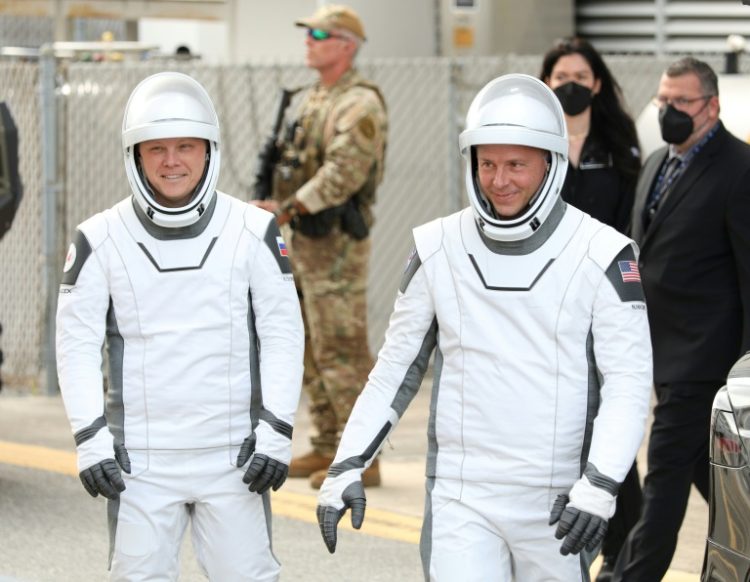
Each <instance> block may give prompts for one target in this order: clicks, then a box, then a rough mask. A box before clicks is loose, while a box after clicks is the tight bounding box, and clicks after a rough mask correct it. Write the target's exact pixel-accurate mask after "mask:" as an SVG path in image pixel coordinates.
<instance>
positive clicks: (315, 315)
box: [255, 5, 388, 488]
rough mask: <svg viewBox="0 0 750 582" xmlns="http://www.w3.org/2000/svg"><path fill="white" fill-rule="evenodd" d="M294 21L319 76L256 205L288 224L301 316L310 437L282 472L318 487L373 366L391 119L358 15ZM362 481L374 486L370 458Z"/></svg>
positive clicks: (334, 11)
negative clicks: (372, 291) (373, 77)
mask: <svg viewBox="0 0 750 582" xmlns="http://www.w3.org/2000/svg"><path fill="white" fill-rule="evenodd" d="M295 24H296V25H297V26H300V27H303V28H306V29H307V38H306V47H307V51H306V55H305V63H306V65H307V66H308V67H310V68H311V69H315V70H316V71H317V72H318V75H319V78H318V82H317V83H315V84H314V85H313V86H312V87H311V88H310V89H309V90H308V91H307V92H306V93H305V94H304V96H303V98H302V100H301V103H300V104H299V107H298V112H297V115H296V116H294V121H293V123H291V124H289V126H288V127H287V129H286V130H285V132H284V133H285V135H284V136H282V139H281V142H282V143H280V144H278V151H279V155H278V161H277V163H276V164H275V167H274V171H273V194H272V199H270V200H263V201H256V202H255V203H256V204H258V205H259V206H262V207H263V208H265V209H267V210H270V211H271V212H274V213H275V214H276V216H277V220H278V222H279V224H280V225H288V227H287V228H291V235H290V236H287V235H286V233H285V239H286V240H288V241H289V242H290V249H289V254H290V257H291V259H292V264H293V268H294V271H295V280H296V281H297V285H298V290H299V292H300V295H301V298H302V299H301V301H302V308H303V313H304V316H305V331H306V346H305V373H304V388H305V391H306V392H307V395H308V400H309V409H310V415H311V419H312V423H313V425H314V429H315V431H316V433H317V434H315V435H314V436H313V437H312V438H311V442H312V451H310V452H309V453H307V454H305V455H303V456H301V457H297V458H294V459H292V462H291V465H290V467H289V476H290V477H309V478H310V484H311V485H312V486H313V487H314V488H319V487H320V485H321V484H322V482H323V480H324V479H325V475H326V471H327V469H328V466H329V465H330V464H331V462H332V461H333V456H334V454H335V452H336V447H337V446H338V442H339V437H340V434H341V431H342V430H343V428H344V425H345V424H346V421H347V419H348V418H349V413H350V412H351V409H352V407H353V406H354V402H355V400H356V399H357V396H358V395H359V393H360V391H361V390H362V387H363V386H364V385H365V383H366V381H367V375H368V373H369V371H370V369H371V368H372V363H373V362H372V356H371V354H370V351H369V348H368V339H367V304H366V297H365V291H366V288H367V278H368V261H369V256H370V237H369V232H370V228H371V227H372V223H373V215H372V210H371V207H372V204H373V203H374V201H375V190H376V188H377V186H378V184H379V183H380V182H381V180H382V176H383V169H384V161H385V159H384V158H385V144H386V136H387V125H388V123H387V115H386V108H385V101H384V100H383V96H382V94H381V92H380V90H379V89H378V87H377V86H376V85H375V84H373V83H372V82H370V81H367V80H365V79H364V78H363V77H362V76H360V74H359V73H358V72H357V70H356V69H355V68H354V59H355V57H356V55H357V52H358V51H359V48H360V46H361V45H362V43H363V42H364V41H365V31H364V27H363V25H362V21H361V20H360V18H359V16H358V15H357V14H356V13H355V12H354V11H353V10H352V9H351V8H349V7H346V6H340V5H326V6H323V7H321V8H320V9H319V10H318V11H317V12H315V14H313V16H311V17H309V18H304V19H301V20H298V21H297V22H295ZM363 481H364V484H365V485H366V486H367V485H369V486H376V485H379V484H380V473H379V468H378V464H377V462H375V463H374V464H373V465H372V466H371V467H370V469H369V470H368V471H367V472H366V473H365V475H364V478H363Z"/></svg>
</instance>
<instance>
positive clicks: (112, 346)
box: [105, 298, 125, 443]
mask: <svg viewBox="0 0 750 582" xmlns="http://www.w3.org/2000/svg"><path fill="white" fill-rule="evenodd" d="M106 334H107V357H108V363H109V373H108V377H109V384H108V386H107V403H106V406H105V410H106V416H107V425H108V427H109V432H111V433H112V435H113V436H114V437H115V441H117V442H120V443H124V442H125V404H124V403H123V400H122V390H123V380H122V367H123V360H124V358H125V341H124V340H123V338H122V335H121V334H120V329H119V328H118V326H117V316H116V315H115V307H114V305H113V304H112V298H110V300H109V309H107V328H106Z"/></svg>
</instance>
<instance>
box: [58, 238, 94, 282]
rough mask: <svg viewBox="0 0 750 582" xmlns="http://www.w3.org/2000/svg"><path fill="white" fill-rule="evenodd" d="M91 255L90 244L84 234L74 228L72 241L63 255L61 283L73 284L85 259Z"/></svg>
mask: <svg viewBox="0 0 750 582" xmlns="http://www.w3.org/2000/svg"><path fill="white" fill-rule="evenodd" d="M90 255H91V245H90V244H89V241H88V239H87V238H86V236H85V235H84V234H83V233H82V232H81V231H80V230H76V232H75V235H73V242H72V243H70V246H69V247H68V253H67V254H66V255H65V265H64V266H63V276H62V284H63V285H75V284H76V281H77V280H78V275H79V274H80V272H81V269H82V268H83V264H84V263H85V262H86V259H88V258H89V256H90Z"/></svg>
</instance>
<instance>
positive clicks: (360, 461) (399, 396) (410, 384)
mask: <svg viewBox="0 0 750 582" xmlns="http://www.w3.org/2000/svg"><path fill="white" fill-rule="evenodd" d="M415 256H416V254H415ZM437 328H438V326H437V318H435V319H433V320H432V324H431V325H430V327H429V329H428V330H427V333H425V336H424V338H423V339H422V345H421V347H420V348H419V351H418V352H417V355H416V356H415V358H414V361H413V362H412V363H411V365H410V366H409V367H408V368H407V370H406V373H405V374H404V379H403V380H402V381H401V385H400V386H399V387H398V389H397V390H396V394H395V395H394V397H393V400H392V401H391V404H390V406H391V409H393V411H394V412H395V413H396V414H397V415H398V417H399V418H401V416H402V415H403V414H404V412H405V411H406V409H407V407H408V406H409V404H410V403H411V401H412V400H413V399H414V396H416V394H417V392H418V391H419V387H420V386H421V385H422V380H423V379H424V375H425V372H426V371H427V365H428V364H429V362H430V355H431V354H432V351H433V350H434V349H435V344H436V343H437ZM392 428H393V425H392V424H391V423H390V422H386V423H385V424H384V425H383V427H382V428H381V429H380V431H378V434H377V435H376V436H375V438H374V439H373V440H372V442H371V443H370V444H369V445H368V446H367V448H366V449H365V450H364V452H363V453H362V454H360V455H356V456H354V457H349V458H347V459H344V460H343V461H341V462H340V463H335V464H334V465H331V467H330V469H329V470H328V475H329V476H331V477H334V476H336V475H340V474H341V473H343V472H344V471H349V470H351V469H361V468H362V467H364V466H365V463H366V462H367V461H368V460H369V459H371V458H373V457H374V456H375V454H376V453H377V452H378V450H379V449H380V446H381V445H382V444H383V441H384V440H385V439H386V437H387V436H388V433H390V431H391V429H392Z"/></svg>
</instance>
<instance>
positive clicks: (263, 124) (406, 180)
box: [0, 55, 723, 392]
mask: <svg viewBox="0 0 750 582" xmlns="http://www.w3.org/2000/svg"><path fill="white" fill-rule="evenodd" d="M676 58H677V56H675V55H672V56H670V57H669V58H666V57H665V58H656V57H654V56H653V55H649V56H647V55H638V56H627V55H612V56H608V57H607V63H608V64H609V66H610V67H611V69H612V71H613V73H614V75H615V77H616V78H617V79H618V81H619V83H620V85H621V86H622V88H623V92H624V95H625V99H626V103H627V105H628V106H629V109H630V111H631V112H632V113H633V114H634V116H635V115H637V113H638V112H639V111H640V110H641V109H642V108H643V107H644V106H645V105H646V104H647V103H648V101H649V99H650V97H651V96H652V95H653V93H654V91H655V89H656V87H657V84H658V80H659V76H660V75H661V72H662V71H663V70H664V68H665V67H666V66H667V65H668V64H669V63H670V62H672V61H673V60H674V59H676ZM702 58H704V59H705V60H707V61H708V62H709V63H710V64H711V65H712V66H714V67H715V69H716V70H717V71H720V70H721V69H722V66H723V60H722V57H721V55H710V56H704V57H702ZM541 60H542V59H541V56H539V55H531V56H518V55H504V56H498V57H492V58H486V57H485V58H466V59H447V58H404V59H375V60H369V61H363V62H361V63H360V64H359V69H360V71H361V72H362V73H363V74H364V75H365V76H367V77H369V78H370V79H372V80H373V81H375V82H376V83H377V84H378V85H379V86H380V87H381V89H382V91H383V94H384V96H385V98H386V102H387V104H388V112H389V123H390V134H389V143H388V150H387V158H386V171H385V179H384V182H383V184H382V186H381V187H380V189H379V190H378V200H377V204H376V206H375V216H376V224H375V227H374V229H373V233H372V237H373V254H372V261H371V272H370V281H369V289H368V294H369V322H370V347H371V348H372V350H373V351H377V349H378V348H379V347H380V345H381V343H382V338H383V333H384V331H385V329H386V327H387V323H388V318H389V315H390V313H391V309H392V306H393V300H394V299H395V296H396V289H397V287H398V283H399V280H400V277H401V273H402V272H403V267H404V266H405V261H406V257H407V255H408V253H409V250H410V248H411V244H412V243H411V237H410V230H411V229H412V228H413V227H414V226H416V225H418V224H421V223H423V222H426V221H428V220H431V219H433V218H435V217H438V216H441V215H445V214H448V213H451V212H453V211H455V210H458V209H459V208H461V207H463V206H464V205H465V196H464V192H463V172H464V169H463V163H462V161H461V158H460V155H459V153H458V140H457V137H458V133H459V132H460V130H461V129H462V125H463V119H464V115H465V113H466V110H467V109H468V106H469V103H470V102H471V99H472V98H473V96H474V95H475V94H476V92H477V91H478V90H479V89H480V88H481V87H482V86H483V85H484V84H485V83H486V82H487V81H489V80H490V79H492V78H494V77H496V76H498V75H502V74H505V73H510V72H520V73H527V74H531V75H537V74H538V72H539V68H540V66H541ZM162 70H177V71H181V72H184V73H187V74H189V75H191V76H193V77H194V78H196V79H197V80H198V81H199V82H201V83H202V84H203V85H204V86H205V87H206V89H207V91H208V92H209V94H210V95H211V96H212V98H213V101H214V103H215V105H216V108H217V111H218V114H219V118H220V122H221V127H222V150H223V151H222V169H221V178H220V181H219V189H220V190H222V191H224V192H227V193H229V194H232V195H234V196H236V197H238V198H241V199H245V200H247V199H249V196H250V186H251V184H252V180H253V176H252V173H253V166H254V163H255V156H256V154H257V152H258V149H259V148H260V146H261V144H262V143H263V140H264V138H265V136H266V134H267V133H268V131H269V130H270V126H271V123H272V120H273V115H274V112H275V109H276V101H277V99H278V95H279V92H280V88H281V87H296V86H302V85H306V84H309V83H311V82H313V81H314V79H315V77H314V75H313V74H312V73H311V71H309V70H308V69H306V68H305V67H303V66H301V65H299V64H291V63H276V64H248V65H241V66H209V65H203V64H201V63H200V62H198V61H188V62H184V61H173V62H172V61H146V62H123V63H96V64H95V63H75V62H68V61H60V62H58V63H57V65H56V82H55V84H56V87H55V90H54V91H55V95H54V96H50V95H46V96H45V95H42V91H43V89H42V88H41V87H42V85H40V64H38V63H15V62H9V61H0V100H3V101H6V102H7V103H8V106H9V108H10V110H11V112H12V114H13V116H14V118H15V120H16V123H17V125H18V128H19V136H20V153H19V155H20V171H21V176H22V180H23V184H24V189H25V197H24V200H23V202H22V205H21V208H20V210H19V213H18V215H17V218H16V221H15V223H14V225H13V228H12V229H11V232H10V233H9V234H8V235H7V236H6V237H5V239H3V241H2V243H0V262H1V264H2V275H1V276H0V322H2V324H3V327H4V330H5V331H4V335H3V350H4V352H5V355H6V362H5V364H4V366H3V376H4V378H5V380H6V382H7V383H8V384H10V385H15V386H17V387H19V388H21V389H25V390H30V391H45V390H47V391H50V392H51V391H54V390H56V386H49V385H48V384H49V383H50V382H49V381H48V378H47V379H45V376H44V373H45V366H46V365H47V364H48V363H49V362H50V360H49V356H48V355H45V354H46V352H45V350H44V349H43V346H44V345H45V342H47V341H48V339H49V338H48V335H49V334H50V333H51V332H52V331H53V330H50V329H48V327H49V325H48V324H47V323H46V322H47V319H46V317H47V313H46V311H45V310H47V309H48V308H49V305H50V304H51V305H54V298H53V299H52V300H51V301H50V300H49V298H48V297H46V294H47V292H46V291H45V289H46V288H45V275H44V269H45V261H46V260H48V259H46V258H45V257H48V256H51V257H56V261H57V265H56V272H58V273H61V270H62V264H63V261H64V253H65V250H66V249H67V245H68V242H69V239H70V237H71V234H72V232H73V230H74V229H75V227H76V225H77V224H78V223H80V222H81V221H83V220H84V219H86V218H87V217H89V216H91V215H92V214H94V213H96V212H99V211H101V210H104V209H105V208H108V207H110V206H112V205H113V204H114V203H116V202H117V201H119V200H121V199H122V198H125V197H127V196H129V194H130V192H129V188H128V184H127V180H126V177H125V172H124V167H123V162H122V150H121V148H120V131H121V123H122V115H123V111H124V108H125V104H126V101H127V98H128V96H129V94H130V92H131V91H132V89H133V88H134V87H135V85H136V84H137V83H138V82H139V81H140V80H141V79H143V78H144V77H146V76H148V75H150V74H152V73H156V72H158V71H162ZM45 97H46V100H45V99H44V98H45ZM42 102H47V103H49V102H52V103H54V104H55V105H54V109H55V111H54V113H55V115H56V120H57V123H56V128H57V131H58V136H59V137H58V139H57V140H56V141H57V143H54V144H53V143H45V137H44V135H46V134H45V133H43V131H42V123H41V119H42V115H43V111H42V106H41V105H40V103H42ZM49 148H55V153H56V154H57V160H58V162H57V176H56V179H55V183H56V186H57V188H56V189H54V192H56V196H55V197H56V201H55V202H54V206H55V207H54V211H55V212H56V216H57V222H56V224H57V228H56V230H57V232H56V238H55V239H53V240H54V242H52V243H45V242H44V240H45V236H44V234H43V229H44V225H43V224H42V222H43V220H42V216H43V214H44V210H45V209H44V204H45V203H44V196H43V190H44V187H45V184H44V165H43V160H44V159H45V152H49ZM53 178H54V177H53ZM46 244H53V245H54V248H52V249H46V248H43V247H45V245H46ZM58 276H59V275H58ZM52 377H54V376H52Z"/></svg>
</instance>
